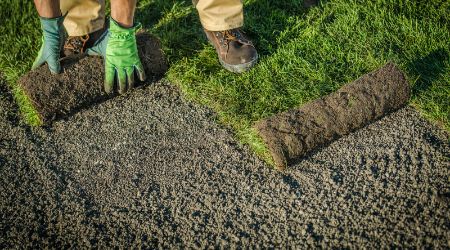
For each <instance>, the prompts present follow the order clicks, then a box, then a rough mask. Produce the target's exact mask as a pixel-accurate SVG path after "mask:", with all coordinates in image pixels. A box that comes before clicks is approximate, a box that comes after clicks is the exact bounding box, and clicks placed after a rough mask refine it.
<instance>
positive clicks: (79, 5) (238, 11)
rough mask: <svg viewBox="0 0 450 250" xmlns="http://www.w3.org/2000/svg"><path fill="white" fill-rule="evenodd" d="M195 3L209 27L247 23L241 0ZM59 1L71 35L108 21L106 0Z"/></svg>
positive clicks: (197, 0)
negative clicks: (106, 17) (106, 19)
mask: <svg viewBox="0 0 450 250" xmlns="http://www.w3.org/2000/svg"><path fill="white" fill-rule="evenodd" d="M161 1H165V0H161ZM193 3H194V5H195V7H196V8H197V10H198V14H199V16H200V21H201V23H202V25H203V27H204V28H205V29H207V30H210V31H221V30H228V29H234V28H239V27H241V26H242V25H244V15H243V5H242V0H193ZM60 5H61V13H63V14H66V13H67V16H66V18H65V20H64V27H65V28H66V30H67V33H68V34H69V36H82V35H86V34H89V33H92V32H94V31H97V30H100V29H101V28H103V25H104V24H105V0H60Z"/></svg>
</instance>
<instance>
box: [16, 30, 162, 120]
mask: <svg viewBox="0 0 450 250" xmlns="http://www.w3.org/2000/svg"><path fill="white" fill-rule="evenodd" d="M136 41H137V46H138V51H139V57H140V58H141V62H142V64H143V66H144V70H145V73H146V75H147V80H146V81H145V82H144V83H138V84H137V85H142V84H148V83H151V82H154V81H156V80H158V79H160V78H161V77H162V76H163V75H164V73H165V72H166V71H167V68H168V66H167V61H166V59H165V57H164V54H163V52H162V49H161V43H160V42H159V40H158V39H157V38H156V37H154V36H152V35H150V34H149V33H148V32H146V31H141V32H139V33H137V34H136ZM61 66H62V68H63V70H62V73H61V74H58V75H52V74H51V73H50V70H49V69H48V67H47V65H43V66H41V67H39V68H37V69H35V70H32V71H30V72H28V73H27V74H25V75H24V76H22V77H21V78H20V79H19V81H18V87H19V88H20V89H21V91H22V92H23V93H24V95H25V96H26V97H27V99H28V100H29V103H30V104H31V105H29V106H31V107H30V108H31V109H33V112H35V113H37V115H38V117H39V119H40V120H41V122H40V123H39V124H40V125H43V124H48V123H50V122H51V121H53V120H55V119H58V118H63V117H66V116H69V115H71V114H73V113H75V112H77V111H78V110H80V109H82V108H85V107H88V106H89V105H91V104H94V103H97V102H100V101H103V100H106V99H109V98H111V97H113V96H115V95H114V94H112V95H108V94H106V93H105V92H104V90H103V82H104V72H105V70H104V63H103V60H102V58H101V57H98V56H87V55H77V56H72V57H66V58H63V59H61Z"/></svg>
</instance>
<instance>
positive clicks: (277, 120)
mask: <svg viewBox="0 0 450 250" xmlns="http://www.w3.org/2000/svg"><path fill="white" fill-rule="evenodd" d="M409 98H410V86H409V84H408V81H407V80H406V77H405V75H404V74H403V72H402V71H401V70H400V69H399V68H398V67H397V66H396V65H394V64H393V63H388V64H386V65H385V66H383V67H382V68H380V69H378V70H376V71H373V72H370V73H368V74H366V75H364V76H362V77H360V78H359V79H357V80H355V81H354V82H351V83H348V84H346V85H345V86H343V87H342V88H341V89H339V90H338V91H336V92H334V93H331V94H330V95H327V96H324V97H322V98H320V99H316V100H314V101H312V102H309V103H307V104H305V105H303V106H302V107H300V108H294V109H291V110H288V111H286V112H283V113H279V114H276V115H274V116H271V117H269V118H266V119H264V120H261V121H259V122H257V123H256V124H255V128H256V130H257V131H258V132H259V134H260V136H261V137H262V138H263V140H264V142H265V143H266V144H267V146H268V148H269V150H270V153H271V155H272V158H273V160H274V162H275V164H276V166H277V167H278V168H281V169H282V168H285V167H286V166H289V165H292V164H295V163H297V162H299V161H300V160H301V159H302V157H304V156H305V155H306V154H308V153H309V152H311V151H313V150H315V149H317V148H319V147H321V146H324V145H327V144H329V143H330V142H332V141H333V140H336V139H338V138H340V137H341V136H344V135H347V134H349V133H350V132H352V131H355V130H356V129H359V128H361V127H363V126H365V125H368V124H370V123H372V122H374V121H376V120H378V119H380V118H381V117H383V116H384V115H386V114H388V113H390V112H392V111H395V110H397V109H399V108H401V107H403V106H405V105H406V104H407V103H408V100H409ZM336 157H339V156H336Z"/></svg>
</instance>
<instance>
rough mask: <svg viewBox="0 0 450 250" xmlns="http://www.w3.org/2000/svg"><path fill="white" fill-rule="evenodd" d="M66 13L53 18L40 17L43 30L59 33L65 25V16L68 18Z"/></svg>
mask: <svg viewBox="0 0 450 250" xmlns="http://www.w3.org/2000/svg"><path fill="white" fill-rule="evenodd" d="M66 15H67V14H66ZM66 15H64V16H59V17H53V18H47V17H39V19H40V21H41V27H42V30H43V31H46V32H51V33H59V32H60V30H61V28H62V26H63V22H64V18H66Z"/></svg>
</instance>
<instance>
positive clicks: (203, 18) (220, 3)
mask: <svg viewBox="0 0 450 250" xmlns="http://www.w3.org/2000/svg"><path fill="white" fill-rule="evenodd" d="M193 2H194V6H195V7H196V8H197V10H198V14H199V16H200V22H201V23H202V25H203V28H205V29H207V30H209V31H222V30H230V29H235V28H239V27H242V26H243V25H244V12H243V5H242V0H193Z"/></svg>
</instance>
